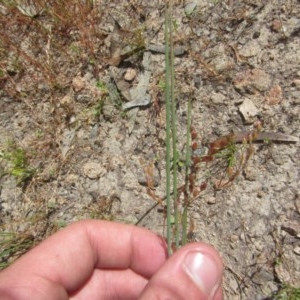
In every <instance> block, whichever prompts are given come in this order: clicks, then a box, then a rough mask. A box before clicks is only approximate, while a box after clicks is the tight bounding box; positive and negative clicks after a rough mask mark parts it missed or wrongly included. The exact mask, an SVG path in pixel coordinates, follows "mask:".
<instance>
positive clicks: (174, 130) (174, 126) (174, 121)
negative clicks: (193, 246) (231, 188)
mask: <svg viewBox="0 0 300 300" xmlns="http://www.w3.org/2000/svg"><path fill="white" fill-rule="evenodd" d="M172 8H173V7H172V1H170V3H169V18H168V23H169V24H168V27H169V31H168V33H169V42H170V90H171V93H170V96H171V113H172V117H171V121H172V149H173V206H174V231H175V247H176V249H178V248H179V233H180V230H179V210H178V199H177V173H178V151H177V116H176V99H175V92H174V87H175V72H174V42H173V22H172Z"/></svg>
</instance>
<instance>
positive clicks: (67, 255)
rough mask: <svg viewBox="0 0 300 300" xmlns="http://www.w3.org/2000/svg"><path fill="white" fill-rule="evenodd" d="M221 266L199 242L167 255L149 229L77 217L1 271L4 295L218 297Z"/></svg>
mask: <svg viewBox="0 0 300 300" xmlns="http://www.w3.org/2000/svg"><path fill="white" fill-rule="evenodd" d="M222 272H223V265H222V261H221V258H220V257H219V255H218V253H217V252H216V251H215V250H214V249H213V248H212V247H211V246H208V245H206V244H203V243H193V244H189V245H187V246H185V247H183V248H181V249H179V250H178V251H176V253H175V254H174V255H172V256H171V257H170V258H169V259H167V254H166V245H165V242H164V240H163V239H162V238H160V237H158V236H157V235H155V234H154V233H152V232H151V231H149V230H146V229H143V228H139V227H135V226H130V225H125V224H119V223H112V222H105V221H92V220H91V221H81V222H76V223H74V224H72V225H70V226H68V227H66V228H65V229H63V230H61V231H59V232H57V233H56V234H54V235H53V236H51V237H49V238H48V239H46V240H45V241H44V242H42V243H41V244H40V245H38V246H37V247H35V248H34V249H32V250H31V251H29V252H28V253H27V254H25V255H24V256H22V257H21V258H20V259H18V260H17V261H16V262H15V263H13V264H12V265H11V266H10V267H8V268H7V269H5V270H3V271H2V272H0V299H2V300H27V299H28V300H29V299H30V300H48V299H49V300H50V299H51V300H53V299H56V300H65V299H74V300H75V299H76V300H81V299H84V300H86V299H88V300H93V299H215V300H220V299H222V290H221V287H220V285H221V277H222Z"/></svg>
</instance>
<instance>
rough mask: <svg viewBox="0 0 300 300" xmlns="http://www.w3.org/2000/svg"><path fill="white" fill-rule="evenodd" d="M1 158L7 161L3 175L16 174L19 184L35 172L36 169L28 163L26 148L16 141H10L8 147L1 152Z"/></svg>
mask: <svg viewBox="0 0 300 300" xmlns="http://www.w3.org/2000/svg"><path fill="white" fill-rule="evenodd" d="M0 158H1V160H0V162H1V161H3V162H5V166H4V171H3V174H1V175H5V174H9V175H12V176H14V177H15V178H16V180H17V183H18V184H21V183H24V182H25V181H26V180H28V179H29V178H30V177H31V176H32V175H33V174H34V169H33V168H31V167H30V166H29V165H28V162H27V157H26V152H25V150H24V149H23V148H21V147H18V146H16V145H15V144H14V143H9V144H8V146H7V147H6V149H4V150H3V151H2V152H0Z"/></svg>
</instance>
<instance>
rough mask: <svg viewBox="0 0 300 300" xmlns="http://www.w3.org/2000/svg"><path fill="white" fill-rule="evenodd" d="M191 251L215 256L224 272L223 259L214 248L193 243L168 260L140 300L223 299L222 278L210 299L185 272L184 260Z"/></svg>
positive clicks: (221, 270) (150, 282)
mask: <svg viewBox="0 0 300 300" xmlns="http://www.w3.org/2000/svg"><path fill="white" fill-rule="evenodd" d="M190 251H200V252H202V253H209V254H210V255H213V256H214V257H215V258H216V261H217V264H218V268H219V270H220V272H221V273H222V272H223V262H222V259H221V257H220V256H219V254H218V253H217V252H216V250H215V249H214V248H213V247H211V246H209V245H207V244H203V243H192V244H189V245H187V246H185V247H183V248H181V249H179V250H178V251H176V252H175V253H174V254H173V255H172V256H171V257H170V258H169V259H168V260H167V262H166V263H165V264H164V265H163V267H162V268H160V269H159V271H158V272H157V273H156V274H155V275H154V276H153V277H152V278H151V279H150V281H149V283H148V285H147V286H146V288H145V289H144V291H143V293H142V295H141V297H140V298H139V299H142V300H145V299H147V300H149V299H173V300H181V299H182V300H185V299H189V300H193V299H197V300H199V299H200V300H204V299H214V300H221V299H223V298H222V289H221V278H220V282H219V288H218V289H217V290H216V292H215V295H213V296H212V297H211V298H209V297H207V295H205V293H204V292H203V291H201V289H200V288H199V287H198V286H197V285H196V284H195V283H194V282H193V281H192V279H191V278H190V276H188V275H187V273H186V272H185V271H184V268H183V259H184V257H185V256H186V254H187V253H188V252H190ZM204 272H205V271H204Z"/></svg>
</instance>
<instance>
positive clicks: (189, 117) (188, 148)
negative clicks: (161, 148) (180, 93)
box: [181, 99, 192, 246]
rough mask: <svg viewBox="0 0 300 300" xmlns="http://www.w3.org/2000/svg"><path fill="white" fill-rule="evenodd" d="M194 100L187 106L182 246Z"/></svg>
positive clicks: (184, 241) (185, 236) (186, 209)
mask: <svg viewBox="0 0 300 300" xmlns="http://www.w3.org/2000/svg"><path fill="white" fill-rule="evenodd" d="M191 115H192V101H191V100H190V99H189V100H188V107H187V132H186V154H185V199H184V203H183V213H182V221H181V224H182V246H183V245H186V244H187V223H188V218H187V212H188V206H189V203H190V201H189V198H188V197H189V170H190V164H191V135H190V129H191V124H192V118H191Z"/></svg>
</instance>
